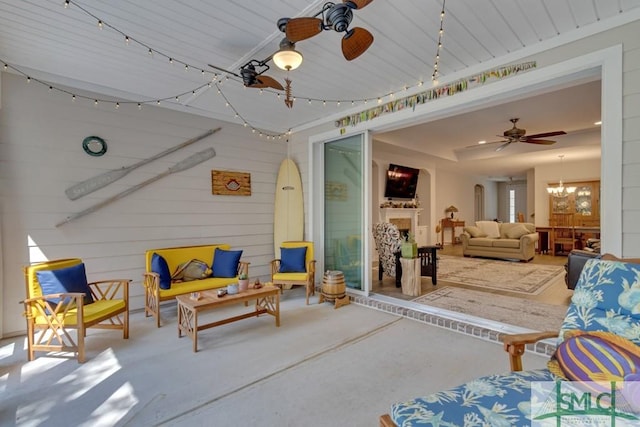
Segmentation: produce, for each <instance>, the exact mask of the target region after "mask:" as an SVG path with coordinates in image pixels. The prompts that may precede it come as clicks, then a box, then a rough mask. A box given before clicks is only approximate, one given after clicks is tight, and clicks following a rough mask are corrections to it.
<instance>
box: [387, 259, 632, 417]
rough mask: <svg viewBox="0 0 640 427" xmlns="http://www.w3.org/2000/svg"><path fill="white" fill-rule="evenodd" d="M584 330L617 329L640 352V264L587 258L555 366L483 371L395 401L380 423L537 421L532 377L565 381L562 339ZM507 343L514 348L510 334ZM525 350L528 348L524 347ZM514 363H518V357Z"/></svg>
mask: <svg viewBox="0 0 640 427" xmlns="http://www.w3.org/2000/svg"><path fill="white" fill-rule="evenodd" d="M584 331H588V333H590V334H591V335H596V334H603V335H607V333H609V334H608V335H610V336H613V335H614V334H615V337H619V338H620V340H625V341H626V342H629V345H630V346H632V347H634V349H632V350H636V353H640V264H635V263H629V262H620V261H611V260H603V259H590V260H588V261H587V262H586V263H585V266H584V268H583V270H582V273H581V275H580V278H579V279H578V284H577V285H576V288H575V290H574V293H573V297H572V299H571V304H570V306H569V308H568V311H567V314H566V317H565V319H564V322H563V324H562V326H561V330H560V333H559V334H558V340H557V344H558V346H557V348H558V349H557V350H556V354H554V356H553V357H552V358H551V360H550V363H549V368H550V369H539V370H530V371H521V372H511V373H508V374H504V375H489V376H484V377H480V378H477V379H475V380H473V381H470V382H468V383H466V384H462V385H459V386H457V387H454V388H452V389H449V390H446V391H440V392H437V393H434V394H431V395H428V396H423V397H416V398H414V399H411V400H409V401H406V402H401V403H396V404H393V405H392V406H391V412H390V413H389V414H386V415H383V416H382V417H380V424H381V425H382V426H387V425H389V426H392V425H397V426H418V425H419V426H425V425H427V426H450V427H453V426H467V427H471V426H478V427H480V426H529V425H531V424H532V408H531V402H532V399H531V387H532V381H535V382H537V381H554V382H555V381H565V380H566V378H563V377H561V376H559V375H556V374H557V373H558V371H557V366H558V360H557V359H558V357H557V354H558V352H559V351H560V350H559V349H560V348H561V347H563V348H567V345H566V344H567V343H565V345H564V346H562V345H561V344H562V343H563V341H565V339H566V337H568V336H570V335H572V334H574V333H580V334H584ZM594 331H603V332H594ZM529 335H533V334H529ZM547 336H549V335H547ZM529 342H532V341H529ZM505 347H506V349H507V350H509V349H508V348H507V347H509V345H508V344H507V340H505ZM521 350H522V351H521V352H523V350H524V347H522V348H521ZM521 352H515V353H521ZM607 357H608V355H607ZM515 365H516V366H515V369H517V368H518V366H517V363H516V364H515ZM512 368H514V363H513V360H512ZM633 369H635V368H633ZM638 370H640V368H638ZM552 371H553V372H552ZM636 372H637V371H636ZM559 374H560V375H562V374H563V372H559ZM620 375H622V374H620ZM634 375H635V374H634ZM625 378H629V377H625ZM636 378H637V377H636ZM536 384H537V383H536ZM638 385H640V383H638ZM533 402H534V403H535V399H534V400H533ZM632 416H636V417H637V419H636V420H635V421H634V422H635V423H637V424H633V423H632V424H625V425H640V415H638V413H636V414H635V415H632ZM548 421H549V422H552V424H549V425H556V424H555V423H556V420H555V419H553V420H548ZM538 425H540V424H538ZM562 425H564V424H562ZM576 425H580V424H576ZM620 425H622V424H620Z"/></svg>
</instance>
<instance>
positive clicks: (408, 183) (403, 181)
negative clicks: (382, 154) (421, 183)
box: [384, 164, 420, 199]
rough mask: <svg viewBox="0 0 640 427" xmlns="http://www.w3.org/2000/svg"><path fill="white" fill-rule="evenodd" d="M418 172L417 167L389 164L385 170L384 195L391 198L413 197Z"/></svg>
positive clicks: (414, 195)
mask: <svg viewBox="0 0 640 427" xmlns="http://www.w3.org/2000/svg"><path fill="white" fill-rule="evenodd" d="M419 173H420V170H418V169H414V168H410V167H407V166H399V165H394V164H390V165H389V169H388V170H387V184H386V185H385V189H384V197H388V198H392V199H413V198H415V197H416V188H417V186H418V174H419Z"/></svg>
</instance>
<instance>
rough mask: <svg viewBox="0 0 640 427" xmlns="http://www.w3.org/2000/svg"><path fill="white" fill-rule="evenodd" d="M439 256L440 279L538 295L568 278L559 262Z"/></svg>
mask: <svg viewBox="0 0 640 427" xmlns="http://www.w3.org/2000/svg"><path fill="white" fill-rule="evenodd" d="M438 259H439V260H438V280H443V281H447V282H452V283H459V284H462V285H469V286H477V287H480V288H484V289H497V290H501V291H509V292H516V293H521V294H529V295H538V294H539V293H541V292H542V291H544V290H545V289H546V288H547V287H548V286H550V285H551V284H552V283H554V281H555V280H562V278H563V277H564V276H563V275H564V268H563V267H561V266H555V265H540V264H531V263H524V262H514V261H500V260H489V259H483V258H464V257H457V256H450V255H440V256H439V257H438Z"/></svg>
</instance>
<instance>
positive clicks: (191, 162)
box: [56, 148, 216, 227]
mask: <svg viewBox="0 0 640 427" xmlns="http://www.w3.org/2000/svg"><path fill="white" fill-rule="evenodd" d="M215 155H216V151H215V150H214V149H213V148H207V149H206V150H203V151H200V152H198V153H196V154H193V155H191V156H189V157H187V158H186V159H184V160H181V161H179V162H178V163H176V164H175V165H173V166H171V167H170V168H169V169H167V170H166V171H164V172H162V173H161V174H160V175H156V176H154V177H153V178H149V179H148V180H146V181H143V182H141V183H140V184H138V185H135V186H133V187H131V188H129V189H127V190H125V191H123V192H121V193H118V194H116V195H115V196H112V197H109V198H108V199H105V200H103V201H102V202H100V203H98V204H97V205H93V206H91V207H90V208H87V209H85V210H83V211H82V212H78V213H77V214H73V215H71V216H70V217H67V219H65V220H64V221H62V222H59V223H57V224H56V227H60V226H61V225H63V224H66V223H67V222H70V221H73V220H74V219H78V218H80V217H83V216H85V215H87V214H90V213H91V212H95V211H97V210H98V209H100V208H103V207H105V206H107V205H108V204H110V203H112V202H115V201H116V200H118V199H121V198H123V197H125V196H128V195H129V194H131V193H133V192H134V191H137V190H139V189H141V188H142V187H144V186H145V185H149V184H151V183H152V182H155V181H157V180H159V179H161V178H164V177H165V176H167V175H170V174H172V173H175V172H180V171H183V170H187V169H190V168H192V167H194V166H195V165H197V164H200V163H202V162H204V161H205V160H209V159H211V158H212V157H214V156H215Z"/></svg>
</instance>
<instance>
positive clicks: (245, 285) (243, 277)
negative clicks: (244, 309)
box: [238, 273, 249, 292]
mask: <svg viewBox="0 0 640 427" xmlns="http://www.w3.org/2000/svg"><path fill="white" fill-rule="evenodd" d="M238 288H239V289H238V290H239V291H240V292H244V291H246V290H247V289H249V276H247V273H240V275H239V276H238Z"/></svg>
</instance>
